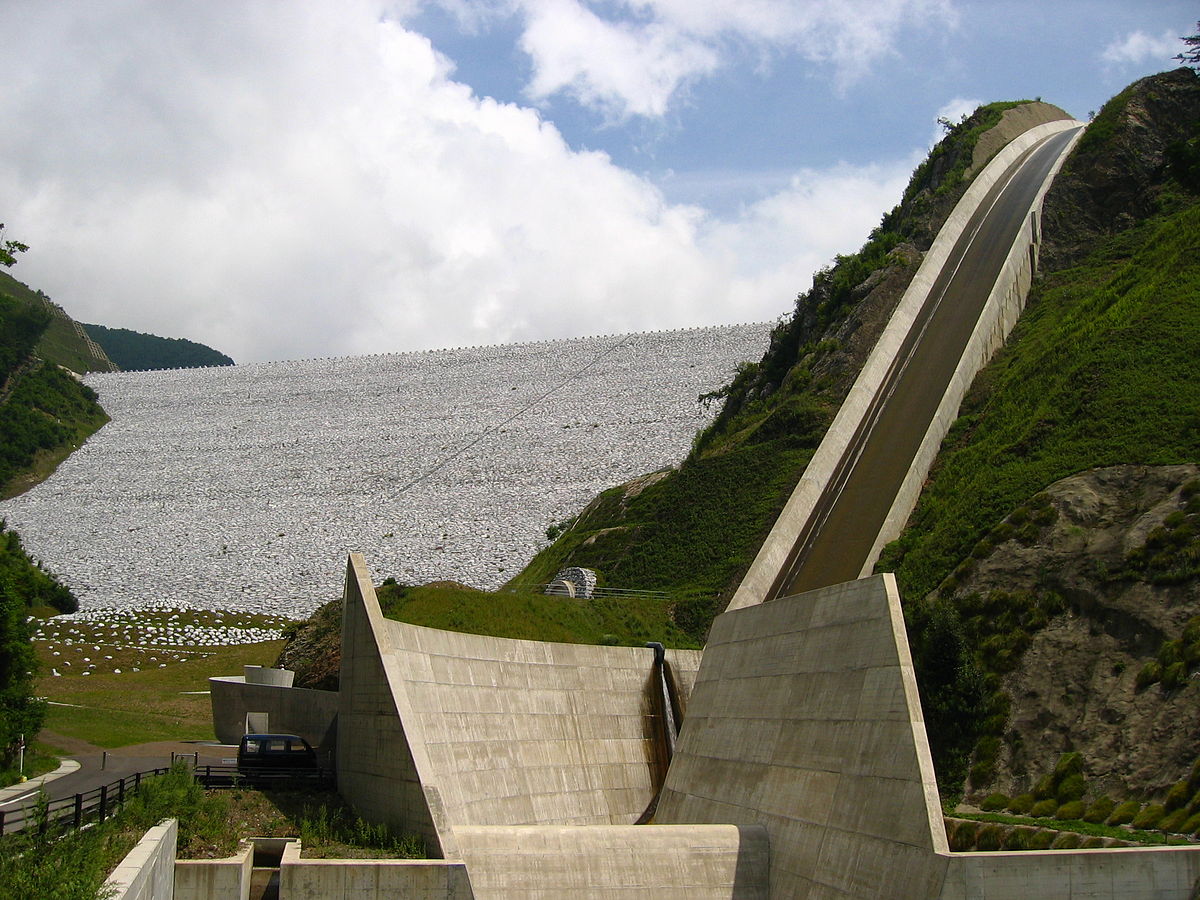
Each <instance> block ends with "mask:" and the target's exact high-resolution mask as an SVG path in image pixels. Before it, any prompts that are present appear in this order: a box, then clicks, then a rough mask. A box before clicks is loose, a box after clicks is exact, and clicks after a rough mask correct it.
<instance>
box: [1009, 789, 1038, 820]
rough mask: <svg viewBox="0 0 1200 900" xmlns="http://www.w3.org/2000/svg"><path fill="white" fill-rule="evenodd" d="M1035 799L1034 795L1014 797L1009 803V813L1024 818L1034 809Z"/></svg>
mask: <svg viewBox="0 0 1200 900" xmlns="http://www.w3.org/2000/svg"><path fill="white" fill-rule="evenodd" d="M1033 804H1034V799H1033V794H1021V795H1020V796H1019V797H1013V798H1012V800H1010V801H1009V804H1008V811H1009V812H1011V813H1015V814H1016V815H1018V816H1023V815H1025V814H1026V813H1028V812H1029V810H1031V809H1033Z"/></svg>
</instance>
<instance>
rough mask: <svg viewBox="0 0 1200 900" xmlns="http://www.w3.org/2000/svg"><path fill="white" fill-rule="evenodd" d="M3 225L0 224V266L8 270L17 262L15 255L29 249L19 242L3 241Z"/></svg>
mask: <svg viewBox="0 0 1200 900" xmlns="http://www.w3.org/2000/svg"><path fill="white" fill-rule="evenodd" d="M3 234H4V223H3V222H0V266H4V268H6V269H7V268H9V267H10V266H13V265H15V264H16V262H17V257H16V254H18V253H24V252H25V251H26V250H28V249H29V246H28V245H26V244H22V243H21V242H20V241H6V240H3V239H2V238H3Z"/></svg>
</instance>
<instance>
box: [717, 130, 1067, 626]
mask: <svg viewBox="0 0 1200 900" xmlns="http://www.w3.org/2000/svg"><path fill="white" fill-rule="evenodd" d="M1079 124H1080V123H1078V122H1075V121H1073V120H1068V121H1061V122H1050V123H1047V124H1044V125H1039V126H1037V127H1035V128H1031V129H1030V130H1029V131H1027V132H1025V133H1024V134H1023V135H1021V136H1020V137H1018V138H1017V139H1015V140H1014V141H1012V142H1011V143H1009V145H1008V146H1007V147H1005V148H1004V149H1003V150H1001V151H1000V152H999V153H998V154H996V156H995V157H993V159H992V161H991V162H990V163H988V165H987V167H986V168H985V169H984V170H983V171H982V172H981V173H980V174H979V175H978V176H977V177H976V178H975V180H974V182H972V184H971V187H970V188H968V189H967V192H966V193H965V194H964V195H963V197H962V199H961V200H959V202H958V204H957V205H956V206H955V208H954V211H953V212H952V213H951V214H950V216H949V218H947V220H946V223H945V224H944V225H943V226H942V229H941V231H939V232H938V236H937V238H936V239H935V240H934V242H933V246H932V247H930V248H929V251H928V252H927V253H926V254H925V258H924V259H923V260H922V261H921V266H920V268H918V269H917V274H916V275H914V276H913V280H912V282H911V283H910V284H909V286H908V289H907V290H906V291H905V292H904V296H903V297H901V298H900V302H899V304H897V306H896V309H895V312H893V313H892V317H891V319H890V320H889V321H888V324H887V327H886V328H885V329H884V331H883V334H882V335H880V338H879V341H878V343H877V344H876V345H875V349H874V350H872V351H871V355H870V356H869V357H868V358H867V362H866V364H865V365H864V366H863V369H862V371H861V372H859V375H858V378H857V379H856V380H855V382H854V386H853V387H852V388H851V389H850V393H849V394H848V395H847V397H846V400H845V402H844V403H843V404H842V405H841V407H840V408H839V409H838V412H837V415H836V416H835V417H834V420H833V423H832V424H831V425H830V426H829V431H827V432H826V434H825V437H824V439H823V440H822V441H821V444H820V446H819V447H817V450H816V452H815V453H814V454H813V457H812V459H811V460H810V461H809V463H808V466H807V467H806V468H805V470H804V474H803V475H802V476H801V477H800V481H799V483H797V485H796V488H795V490H794V491H792V495H791V496H790V497H789V498H788V502H787V504H786V505H785V506H784V508H783V512H781V513H780V514H779V518H778V520H776V523H775V526H774V527H773V528H772V529H771V532H770V534H769V535H767V539H766V540H765V541H764V542H763V545H762V547H761V548H760V549H759V552H758V555H757V556H756V557H755V559H754V562H753V564H752V565H751V566H750V569H749V570H748V571H747V573H746V576H745V578H743V579H742V583H741V585H739V586H738V589H737V592H736V593H735V594H734V595H733V599H732V600H731V601H730V603H729V606H728V609H730V610H734V609H740V608H742V607H745V606H751V605H753V604H756V603H761V602H763V600H764V599H765V597H766V596H767V593H768V592H769V591H770V589H771V585H772V584H773V583H774V581H775V577H776V576H777V575H778V574H779V571H780V569H781V568H782V566H783V564H784V561H785V560H786V559H787V555H788V553H789V551H790V550H791V548H792V545H793V544H794V543H795V541H796V537H797V536H798V535H799V533H800V530H801V529H802V528H803V527H804V524H805V522H806V521H807V520H808V517H809V515H810V514H811V513H812V510H813V507H814V506H815V504H816V502H817V500H818V498H820V496H821V493H822V492H823V491H824V489H825V485H826V484H827V483H828V482H829V479H830V477H831V476H832V475H833V471H834V469H835V467H836V466H837V464H838V461H839V460H840V459H841V458H842V456H843V455H844V453H845V452H846V448H847V446H848V445H849V442H850V440H851V438H852V437H853V435H854V432H855V430H856V429H857V428H858V426H859V424H860V423H861V422H862V420H863V416H864V415H866V412H867V409H868V407H869V406H870V404H871V401H872V399H873V398H874V397H875V394H876V392H877V391H878V390H879V386H880V384H882V382H883V379H884V376H885V375H886V373H887V371H888V369H889V367H890V366H891V365H892V362H893V361H894V360H895V358H896V354H897V353H898V352H899V350H900V347H901V345H902V344H903V343H904V339H905V337H907V335H908V332H909V329H910V328H911V327H912V323H913V320H914V319H915V318H916V316H917V314H918V313H919V312H920V310H921V307H922V306H924V304H925V300H926V298H927V297H928V295H929V291H930V289H931V288H932V287H933V283H934V281H935V280H936V279H937V276H938V274H939V273H940V272H941V269H942V265H943V264H944V263H945V262H946V259H947V257H948V255H949V253H950V251H951V250H952V249H953V248H954V245H955V243H956V242H957V241H958V239H959V237H960V236H961V235H962V232H963V229H964V228H965V227H966V225H967V222H968V221H969V220H970V218H971V215H972V214H973V213H974V212H975V210H976V208H977V207H978V206H979V204H980V202H981V201H982V200H983V198H984V197H985V196H986V195H987V193H988V191H989V190H991V188H992V186H993V185H995V183H996V181H997V180H998V179H999V178H1000V177H1001V176H1002V175H1003V174H1004V172H1005V170H1006V169H1007V168H1008V166H1009V165H1010V164H1011V163H1012V162H1014V161H1015V160H1016V159H1017V158H1018V157H1019V156H1020V155H1021V154H1022V153H1024V152H1025V151H1026V150H1027V149H1029V148H1030V147H1032V146H1033V145H1034V144H1036V143H1037V142H1038V141H1040V140H1042V139H1043V138H1045V137H1048V136H1049V135H1052V134H1056V133H1058V132H1060V131H1065V130H1066V129H1068V128H1074V127H1077V126H1078V125H1079ZM1041 196H1042V195H1041V194H1039V195H1038V201H1037V203H1039V204H1040V202H1041ZM1026 246H1027V245H1026ZM1013 277H1015V274H1014V273H1012V272H1010V271H1009V269H1007V268H1006V269H1005V274H1003V275H1002V276H1001V279H1000V281H998V282H997V287H998V288H999V289H1000V291H1001V292H1002V293H1004V294H1007V293H1008V291H1009V289H1010V287H1011V281H1010V280H1008V279H1011V278H1013ZM1027 289H1028V288H1027V286H1026V290H1027ZM1021 301H1022V302H1023V301H1024V294H1023V293H1022V295H1021ZM989 309H991V302H990V301H989ZM994 313H995V310H993V311H992V314H994ZM985 315H987V314H985ZM1005 334H1007V332H1005ZM984 361H986V360H979V359H977V358H976V359H975V360H974V365H975V368H974V369H973V370H969V376H968V377H967V380H968V383H969V379H970V377H974V374H975V372H977V371H978V370H979V368H980V367H981V366H982V365H983V362H984ZM963 371H964V373H965V372H966V371H968V369H967V368H965V367H964V368H963ZM958 396H959V399H960V400H961V397H962V394H961V393H960V394H959V395H958ZM947 402H948V401H947ZM957 408H958V401H957V400H956V401H954V409H955V410H957ZM950 415H951V418H952V417H953V412H951V414H950ZM943 417H944V416H943ZM931 431H932V429H931ZM943 435H944V431H943ZM937 441H938V443H940V441H941V436H939V437H938V438H937ZM935 452H936V448H935ZM927 470H928V465H926V467H925V469H923V470H921V471H920V478H919V479H917V483H918V485H919V483H920V480H921V479H923V478H924V472H925V471H927ZM912 471H913V473H916V472H917V471H918V467H917V466H914V467H913V469H912ZM910 478H916V475H910ZM912 499H913V500H914V501H915V497H914V498H912ZM909 509H911V505H910V506H909ZM905 516H907V511H906V512H905ZM901 524H903V523H901ZM889 526H891V523H890V522H889ZM892 537H895V535H894V534H893V535H892ZM888 540H891V538H888ZM884 543H886V541H885V542H884ZM878 546H879V547H882V543H880V544H879V545H878ZM876 558H878V547H877V548H876V550H875V551H873V553H872V555H871V558H870V560H869V561H868V563H867V565H866V566H864V569H863V574H867V573H868V572H869V571H870V570H871V567H872V566H873V565H874V562H875V559H876Z"/></svg>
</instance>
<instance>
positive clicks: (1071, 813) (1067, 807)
mask: <svg viewBox="0 0 1200 900" xmlns="http://www.w3.org/2000/svg"><path fill="white" fill-rule="evenodd" d="M1086 811H1087V804H1086V803H1084V802H1083V801H1082V800H1072V801H1070V802H1069V803H1064V804H1063V805H1062V806H1060V807H1059V808H1058V811H1057V812H1055V813H1054V818H1056V819H1082V818H1083V814H1084V812H1086Z"/></svg>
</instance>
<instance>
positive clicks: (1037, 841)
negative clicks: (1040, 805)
mask: <svg viewBox="0 0 1200 900" xmlns="http://www.w3.org/2000/svg"><path fill="white" fill-rule="evenodd" d="M1057 836H1058V832H1056V831H1051V830H1050V829H1048V828H1039V829H1038V830H1037V831H1035V832H1034V833H1033V834H1032V835H1031V836H1030V838H1029V849H1030V850H1049V849H1050V845H1051V844H1052V843H1054V839H1055V838H1056V837H1057Z"/></svg>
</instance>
